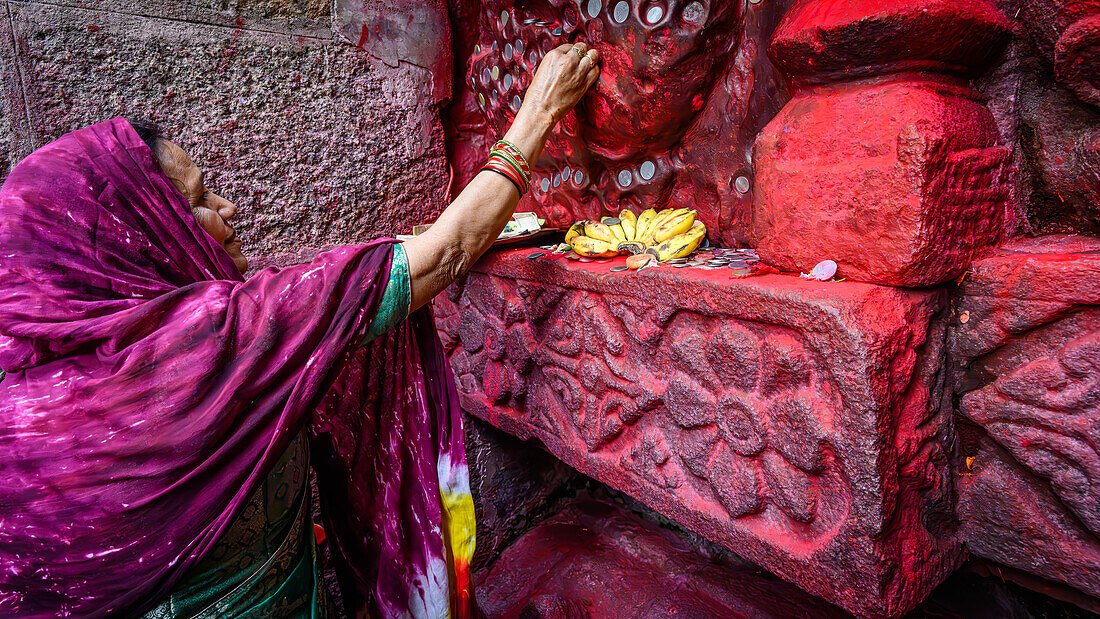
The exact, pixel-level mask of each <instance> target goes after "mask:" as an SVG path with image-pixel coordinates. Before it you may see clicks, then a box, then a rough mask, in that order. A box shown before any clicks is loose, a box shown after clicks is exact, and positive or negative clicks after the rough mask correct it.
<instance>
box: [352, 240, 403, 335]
mask: <svg viewBox="0 0 1100 619" xmlns="http://www.w3.org/2000/svg"><path fill="white" fill-rule="evenodd" d="M411 302H412V294H411V285H410V284H409V259H408V257H407V256H406V255H405V247H404V246H403V245H401V244H400V243H395V244H394V246H393V259H392V260H391V261H390V279H389V282H387V283H386V290H385V292H383V293H382V303H381V304H380V305H379V306H378V313H376V314H375V315H374V318H373V319H372V320H371V325H370V331H368V332H367V336H366V337H365V338H363V341H362V342H361V343H360V346H365V345H366V344H368V343H369V342H370V341H371V340H373V339H374V338H376V337H378V336H379V335H382V334H383V333H385V332H386V330H387V329H389V328H390V327H393V326H394V325H396V324H397V323H399V322H401V321H402V320H405V318H407V317H408V315H409V304H410V303H411Z"/></svg>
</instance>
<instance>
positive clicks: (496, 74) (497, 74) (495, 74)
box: [492, 67, 500, 80]
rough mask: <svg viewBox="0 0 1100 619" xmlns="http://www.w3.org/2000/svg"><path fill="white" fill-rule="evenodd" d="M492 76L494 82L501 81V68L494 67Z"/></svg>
mask: <svg viewBox="0 0 1100 619" xmlns="http://www.w3.org/2000/svg"><path fill="white" fill-rule="evenodd" d="M492 75H493V79H494V80H499V79H500V67H493V71H492Z"/></svg>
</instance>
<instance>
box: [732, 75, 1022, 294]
mask: <svg viewBox="0 0 1100 619" xmlns="http://www.w3.org/2000/svg"><path fill="white" fill-rule="evenodd" d="M996 141H997V128H996V125H995V124H994V121H993V116H992V115H991V114H990V112H989V110H988V109H986V108H985V107H983V106H982V105H981V103H980V102H979V101H978V96H977V94H976V93H974V92H972V91H970V90H969V89H968V88H966V87H965V86H964V85H963V84H961V83H959V82H956V81H953V80H950V79H947V78H944V79H943V80H933V79H930V78H928V79H920V80H914V79H911V78H904V79H897V78H889V77H888V78H877V79H874V80H868V81H863V82H858V83H852V82H844V83H839V84H834V85H828V86H821V87H818V88H814V89H811V90H807V91H804V92H802V93H800V94H798V95H796V96H795V97H794V98H793V99H792V100H791V101H790V102H789V103H788V104H787V105H786V107H784V108H783V110H782V111H780V113H779V115H778V116H776V118H775V119H774V120H772V122H771V123H769V124H768V126H767V127H765V128H764V130H763V131H762V132H761V133H760V135H759V136H758V137H757V140H756V149H755V159H756V162H757V163H756V167H757V180H758V184H757V193H756V202H755V208H754V228H753V232H754V235H755V236H756V238H757V240H758V246H757V248H758V250H759V252H760V256H761V258H762V259H763V260H765V261H766V262H768V263H770V264H773V265H775V266H777V267H779V268H780V269H783V270H787V271H809V270H810V269H811V268H813V266H814V265H815V264H817V263H818V262H819V261H821V260H826V259H830V260H835V261H836V262H837V264H838V265H839V271H838V274H839V275H840V276H842V277H847V278H849V279H855V280H859V281H864V282H873V283H878V284H886V285H893V286H927V285H932V284H938V283H940V282H943V281H947V280H949V279H953V278H955V277H958V276H959V275H961V274H962V273H963V271H965V270H966V268H967V266H968V265H969V264H970V260H971V259H972V258H973V257H974V255H975V254H976V253H978V252H980V251H982V250H983V249H984V248H985V247H986V246H988V245H990V244H992V243H994V242H996V241H997V240H998V238H999V237H1000V234H1001V223H1002V220H1003V214H1004V211H1005V204H1006V202H1007V200H1008V196H1009V186H1008V182H1007V179H1008V174H1007V172H1008V163H1009V162H1010V158H1011V151H1010V150H1009V149H1007V148H1004V147H1002V146H997V145H996Z"/></svg>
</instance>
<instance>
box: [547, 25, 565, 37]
mask: <svg viewBox="0 0 1100 619" xmlns="http://www.w3.org/2000/svg"><path fill="white" fill-rule="evenodd" d="M562 32H564V30H562V29H561V26H558V27H557V28H554V29H553V30H551V31H550V34H552V35H554V36H556V37H560V36H561V33H562Z"/></svg>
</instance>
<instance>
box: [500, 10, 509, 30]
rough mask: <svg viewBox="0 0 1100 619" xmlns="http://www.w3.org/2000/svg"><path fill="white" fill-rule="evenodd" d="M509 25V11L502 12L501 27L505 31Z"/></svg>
mask: <svg viewBox="0 0 1100 619" xmlns="http://www.w3.org/2000/svg"><path fill="white" fill-rule="evenodd" d="M507 24H508V11H501V12H500V27H501V28H502V29H503V28H504V26H505V25H507Z"/></svg>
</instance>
